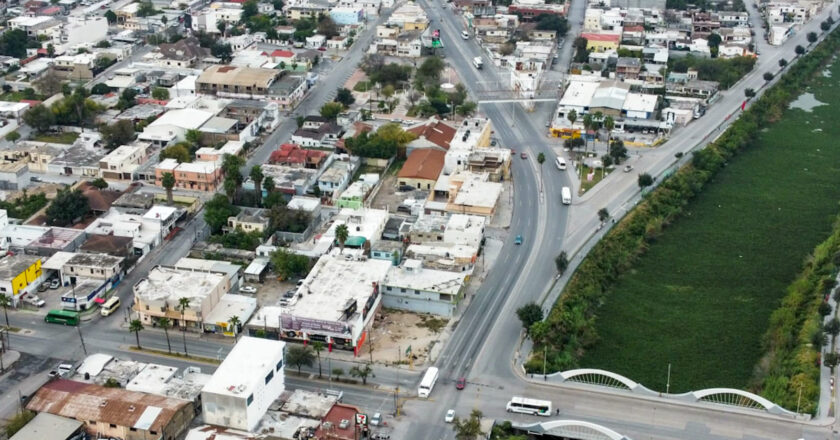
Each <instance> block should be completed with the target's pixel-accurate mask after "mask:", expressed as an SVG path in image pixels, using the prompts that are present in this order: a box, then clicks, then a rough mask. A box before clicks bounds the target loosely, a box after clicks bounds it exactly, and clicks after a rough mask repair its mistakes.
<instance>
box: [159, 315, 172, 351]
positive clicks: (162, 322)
mask: <svg viewBox="0 0 840 440" xmlns="http://www.w3.org/2000/svg"><path fill="white" fill-rule="evenodd" d="M155 323H156V324H157V326H158V327H160V328H162V329H163V334H164V335H165V336H166V349H167V350H169V353H170V354H171V353H172V344H170V343H169V329H170V328H172V320H171V319H169V318H167V317H165V316H164V317H160V318H155Z"/></svg>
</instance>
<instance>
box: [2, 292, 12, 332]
mask: <svg viewBox="0 0 840 440" xmlns="http://www.w3.org/2000/svg"><path fill="white" fill-rule="evenodd" d="M11 305H12V299H11V298H9V297H8V296H6V294H5V293H3V294H0V307H2V308H3V315H5V316H6V328H9V310H8V309H9V307H10V306H11Z"/></svg>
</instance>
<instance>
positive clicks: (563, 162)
mask: <svg viewBox="0 0 840 440" xmlns="http://www.w3.org/2000/svg"><path fill="white" fill-rule="evenodd" d="M554 164H555V165H557V169H558V170H560V171H564V170H565V169H566V159H563V158H562V157H558V158H557V160H555V161H554Z"/></svg>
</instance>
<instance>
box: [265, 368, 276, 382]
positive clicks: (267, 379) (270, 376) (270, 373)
mask: <svg viewBox="0 0 840 440" xmlns="http://www.w3.org/2000/svg"><path fill="white" fill-rule="evenodd" d="M271 379H274V372H273V371H270V372H269V373H268V376H266V377H265V383H266V384H267V383H269V382H271Z"/></svg>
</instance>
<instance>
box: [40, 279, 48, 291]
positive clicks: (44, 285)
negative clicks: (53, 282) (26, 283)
mask: <svg viewBox="0 0 840 440" xmlns="http://www.w3.org/2000/svg"><path fill="white" fill-rule="evenodd" d="M49 288H50V283H48V282H46V281H45V282H43V283H41V284H39V285H38V291H39V292H46V291H47V289H49Z"/></svg>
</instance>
